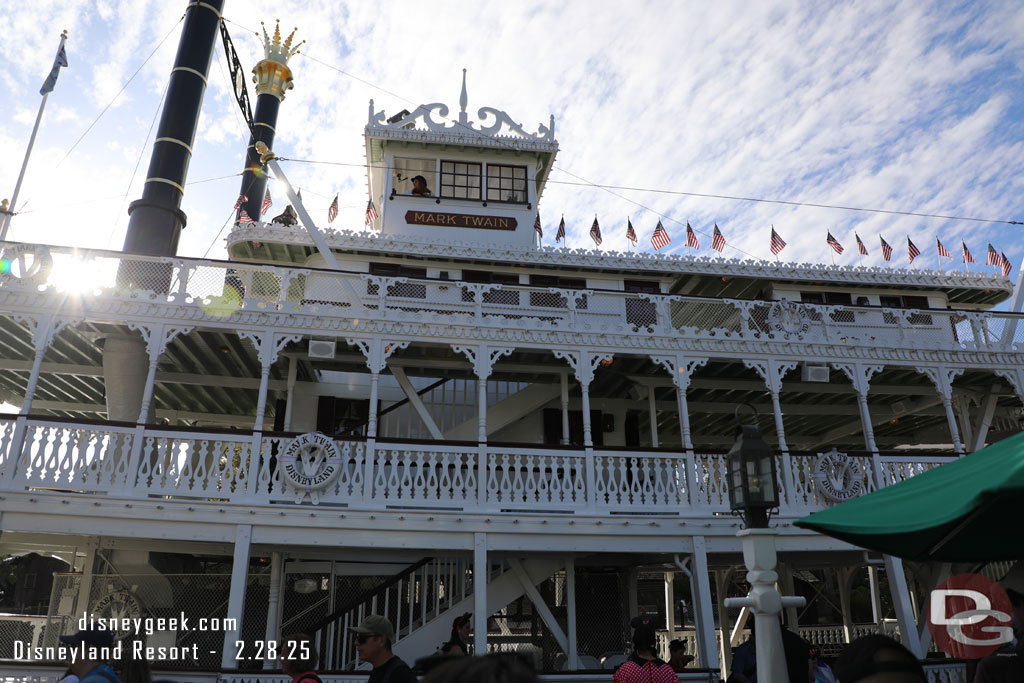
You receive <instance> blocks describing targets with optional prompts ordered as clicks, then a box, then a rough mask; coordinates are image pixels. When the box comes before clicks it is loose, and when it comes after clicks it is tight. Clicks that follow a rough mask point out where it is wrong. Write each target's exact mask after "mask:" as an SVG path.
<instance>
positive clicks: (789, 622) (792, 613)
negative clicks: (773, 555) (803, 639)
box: [779, 562, 800, 635]
mask: <svg viewBox="0 0 1024 683" xmlns="http://www.w3.org/2000/svg"><path fill="white" fill-rule="evenodd" d="M779 588H780V589H781V590H782V591H783V592H784V593H785V594H786V595H793V594H795V593H796V587H795V586H794V585H793V570H792V569H790V567H789V565H788V564H784V563H782V562H780V563H779ZM785 613H786V627H787V628H788V629H789V630H790V631H792V632H793V633H795V634H797V635H800V615H799V614H798V613H797V611H796V607H792V606H790V607H787V608H786V609H785Z"/></svg>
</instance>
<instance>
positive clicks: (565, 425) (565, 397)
mask: <svg viewBox="0 0 1024 683" xmlns="http://www.w3.org/2000/svg"><path fill="white" fill-rule="evenodd" d="M559 379H560V380H561V384H562V445H563V446H567V445H569V373H567V372H563V373H561V374H560V375H559Z"/></svg>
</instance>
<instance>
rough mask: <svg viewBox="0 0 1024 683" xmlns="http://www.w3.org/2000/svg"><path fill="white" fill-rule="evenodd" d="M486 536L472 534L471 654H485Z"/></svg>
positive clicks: (486, 615)
mask: <svg viewBox="0 0 1024 683" xmlns="http://www.w3.org/2000/svg"><path fill="white" fill-rule="evenodd" d="M488 574H489V572H488V566H487V534H480V533H475V534H473V620H474V623H473V653H474V654H476V655H484V654H487V617H488V616H490V615H489V614H488V612H487V578H488V576H487V575H488Z"/></svg>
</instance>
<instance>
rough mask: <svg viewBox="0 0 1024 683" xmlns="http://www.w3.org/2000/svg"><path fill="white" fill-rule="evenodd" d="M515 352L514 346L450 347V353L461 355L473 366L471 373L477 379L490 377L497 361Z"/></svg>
mask: <svg viewBox="0 0 1024 683" xmlns="http://www.w3.org/2000/svg"><path fill="white" fill-rule="evenodd" d="M515 350H516V349H515V347H514V346H512V347H493V346H488V345H487V344H481V345H480V346H460V345H453V346H452V351H454V352H455V353H461V354H463V355H464V356H466V358H468V359H469V362H470V363H472V364H473V372H474V373H476V376H477V378H478V379H487V378H488V377H490V376H491V371H492V370H494V364H495V363H496V362H497V361H498V359H499V358H501V357H502V356H507V355H509V354H510V353H512V352H513V351H515Z"/></svg>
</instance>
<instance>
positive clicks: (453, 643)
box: [441, 612, 472, 655]
mask: <svg viewBox="0 0 1024 683" xmlns="http://www.w3.org/2000/svg"><path fill="white" fill-rule="evenodd" d="M471 616H472V615H471V614H470V613H469V612H466V613H465V614H463V615H460V616H457V617H455V621H453V622H452V635H451V637H450V638H449V639H448V642H447V643H445V644H443V645H442V646H441V652H443V653H444V654H446V655H468V654H469V645H468V644H467V642H468V640H469V618H470V617H471Z"/></svg>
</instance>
